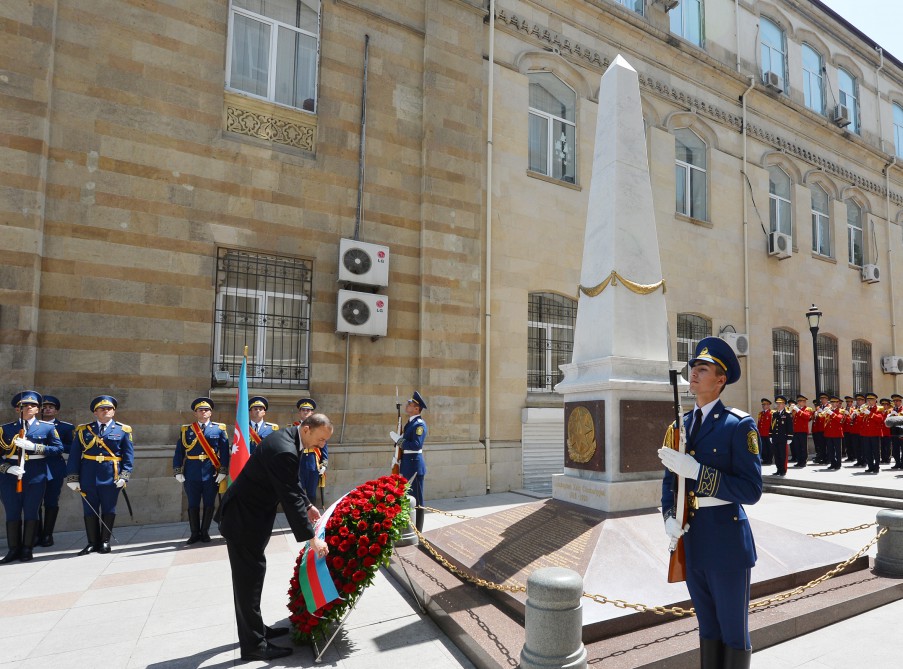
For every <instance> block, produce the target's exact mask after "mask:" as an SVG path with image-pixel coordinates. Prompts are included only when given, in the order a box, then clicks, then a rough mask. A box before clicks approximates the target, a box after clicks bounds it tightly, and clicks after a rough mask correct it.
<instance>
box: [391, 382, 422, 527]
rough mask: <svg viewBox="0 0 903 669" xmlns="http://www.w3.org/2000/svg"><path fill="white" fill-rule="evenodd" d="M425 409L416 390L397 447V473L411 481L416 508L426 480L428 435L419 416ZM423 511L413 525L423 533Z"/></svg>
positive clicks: (406, 406)
mask: <svg viewBox="0 0 903 669" xmlns="http://www.w3.org/2000/svg"><path fill="white" fill-rule="evenodd" d="M424 409H426V402H425V401H424V400H423V397H422V396H421V395H420V393H419V392H417V391H416V390H415V391H414V395H413V396H412V397H411V399H409V400H408V401H407V403H406V404H405V407H404V412H405V413H406V414H407V415H408V422H407V423H405V426H404V430H403V431H402V433H401V438H400V439H399V440H398V446H400V447H401V462H400V463H399V465H398V471H399V473H400V474H401V475H402V476H404V477H405V478H406V479H407V480H408V481H411V495H413V496H414V499H416V500H417V506H418V507H422V506H423V479H424V478H426V462H424V460H423V442H424V440H425V439H426V436H427V434H429V428H427V426H426V421H424V420H423V416H421V415H420V414H421V413H422V412H423V410H424ZM423 519H424V510H423V509H422V508H418V509H417V513H416V514H415V521H414V524H415V526H416V527H417V531H418V532H422V531H423Z"/></svg>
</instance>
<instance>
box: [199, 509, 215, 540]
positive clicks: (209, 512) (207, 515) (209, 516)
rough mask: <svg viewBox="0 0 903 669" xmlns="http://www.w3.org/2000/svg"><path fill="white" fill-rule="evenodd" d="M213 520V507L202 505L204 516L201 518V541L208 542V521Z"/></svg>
mask: <svg viewBox="0 0 903 669" xmlns="http://www.w3.org/2000/svg"><path fill="white" fill-rule="evenodd" d="M211 520H213V507H210V506H205V507H204V517H203V518H202V519H201V543H204V544H209V543H210V521H211Z"/></svg>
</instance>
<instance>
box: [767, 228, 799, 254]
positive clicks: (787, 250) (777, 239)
mask: <svg viewBox="0 0 903 669" xmlns="http://www.w3.org/2000/svg"><path fill="white" fill-rule="evenodd" d="M768 255H770V256H777V257H778V258H780V259H781V260H783V259H784V258H789V257H790V256H792V255H793V239H792V238H791V237H790V235H785V234H784V233H783V232H772V233H771V234H769V235H768Z"/></svg>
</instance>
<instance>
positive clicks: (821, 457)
mask: <svg viewBox="0 0 903 669" xmlns="http://www.w3.org/2000/svg"><path fill="white" fill-rule="evenodd" d="M828 399H829V398H828V393H820V394H819V396H818V406H817V407H815V411H814V413H813V414H812V444H813V446H815V464H818V465H825V464H830V463H829V462H828V459H827V458H826V457H825V414H826V413H828V412H829V411H830V410H831V407H830V405H829V404H828Z"/></svg>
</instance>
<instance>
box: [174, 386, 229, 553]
mask: <svg viewBox="0 0 903 669" xmlns="http://www.w3.org/2000/svg"><path fill="white" fill-rule="evenodd" d="M213 408H214V405H213V400H211V399H210V398H209V397H198V398H197V399H196V400H195V401H194V402H192V403H191V410H192V411H194V418H195V422H194V423H191V424H190V425H183V426H182V430H181V434H180V436H179V441H178V442H177V443H176V452H175V454H174V455H173V457H172V471H173V475H174V476H175V477H176V481H178V482H179V483H181V484H183V487H184V488H185V495H186V496H187V497H188V527H189V529H190V530H191V535H190V536H189V537H188V541H186V542H185V543H186V544H188V545H191V544H194V543H197V542H198V541H201V542H203V543H205V544H206V543H209V542H210V522H211V521H212V520H213V511H214V507H213V505H214V502H215V501H216V493H217V491H218V489H219V485H220V483H222V481H223V479H225V478H226V474H228V473H229V453H230V450H229V435H228V433H227V432H226V425H225V423H214V422H212V421H211V420H210V418H211V416H212V415H213ZM201 499H203V500H204V514H203V517H202V516H201Z"/></svg>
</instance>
